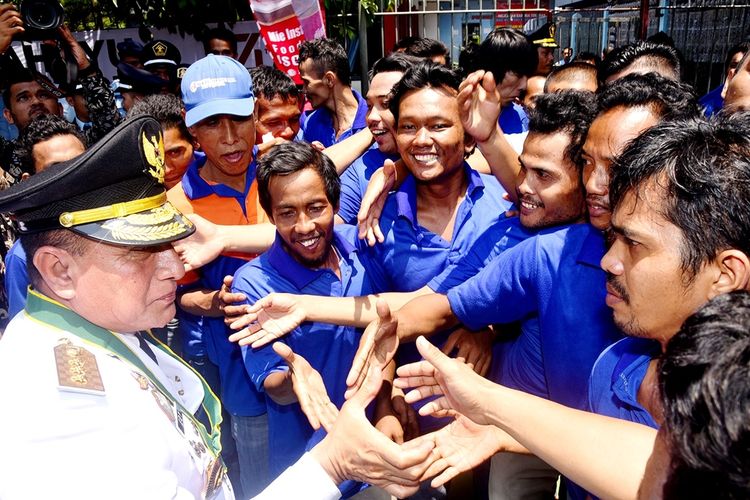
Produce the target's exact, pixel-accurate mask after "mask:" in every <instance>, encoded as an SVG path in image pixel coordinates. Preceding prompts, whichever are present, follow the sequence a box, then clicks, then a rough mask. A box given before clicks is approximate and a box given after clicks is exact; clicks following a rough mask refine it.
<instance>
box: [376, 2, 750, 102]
mask: <svg viewBox="0 0 750 500" xmlns="http://www.w3.org/2000/svg"><path fill="white" fill-rule="evenodd" d="M550 1H551V0H404V1H402V2H401V3H399V4H397V6H396V9H395V11H393V12H386V7H387V6H386V1H385V0H381V5H380V7H381V8H380V11H379V12H378V13H377V14H376V23H375V25H374V26H373V27H371V28H370V29H369V30H367V34H368V35H367V40H366V41H365V43H366V50H365V53H366V56H365V57H366V59H369V61H375V60H376V59H377V58H378V57H381V56H382V55H384V54H386V53H388V52H389V51H390V49H391V48H392V47H393V45H394V44H395V43H396V41H398V40H400V39H402V38H404V37H406V36H425V37H430V38H435V39H437V40H440V41H442V42H443V43H444V44H445V45H446V46H447V47H448V49H449V51H450V55H451V59H452V60H453V61H457V60H458V56H459V54H460V51H461V49H462V47H464V46H466V45H467V44H468V43H470V42H471V41H473V40H476V41H481V40H482V39H484V37H485V36H486V35H487V34H488V33H489V32H490V31H491V30H492V29H493V28H494V27H496V26H510V27H516V28H520V27H522V26H524V24H526V22H527V21H529V20H532V19H538V18H549V19H554V21H555V22H556V23H557V40H558V43H559V45H560V47H561V48H562V47H566V46H567V47H571V48H573V51H574V54H576V53H579V52H583V51H588V52H593V53H595V54H598V55H601V54H602V51H603V50H604V49H611V48H613V47H616V46H620V45H624V44H627V43H630V42H633V41H635V40H637V39H638V38H639V35H640V31H641V30H640V22H641V20H640V12H639V3H635V2H633V3H623V4H617V5H614V6H607V5H608V4H604V6H602V7H590V8H565V7H563V8H557V9H554V8H553V7H552V6H551V4H550ZM656 1H657V2H658V5H657V4H655V5H652V6H651V7H650V8H649V17H648V30H647V33H648V35H649V36H650V35H653V34H655V33H657V32H659V31H663V32H664V33H666V34H667V35H669V36H670V37H671V38H672V39H673V40H674V42H675V47H676V48H677V49H678V50H679V51H680V53H681V54H682V56H683V59H684V62H685V64H684V73H683V74H684V79H685V81H687V82H688V83H691V84H692V85H694V86H695V88H696V90H697V91H698V92H699V93H704V92H706V91H708V90H710V89H711V88H714V87H716V86H717V85H719V84H721V83H722V81H723V79H724V59H725V57H726V53H727V50H728V49H729V48H730V47H731V46H733V45H735V44H737V43H739V42H741V41H744V40H746V38H747V36H748V35H749V34H750V2H748V0H727V1H724V0H702V1H701V2H700V3H696V2H694V1H693V0H689V1H686V2H682V3H675V4H672V5H670V4H669V0H656ZM719 2H721V3H719Z"/></svg>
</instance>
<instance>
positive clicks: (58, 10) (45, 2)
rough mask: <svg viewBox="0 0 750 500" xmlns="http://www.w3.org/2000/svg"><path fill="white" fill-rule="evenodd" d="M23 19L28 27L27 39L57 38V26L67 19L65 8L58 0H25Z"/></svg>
mask: <svg viewBox="0 0 750 500" xmlns="http://www.w3.org/2000/svg"><path fill="white" fill-rule="evenodd" d="M21 19H23V24H24V26H25V28H26V32H25V33H24V36H23V38H24V39H26V40H49V39H54V38H56V36H55V35H56V32H55V30H57V28H59V27H60V26H61V25H62V23H63V21H64V20H65V10H64V9H63V6H62V5H60V3H59V2H57V1H56V0H23V1H22V2H21Z"/></svg>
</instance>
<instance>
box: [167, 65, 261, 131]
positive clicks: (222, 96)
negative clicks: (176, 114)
mask: <svg viewBox="0 0 750 500" xmlns="http://www.w3.org/2000/svg"><path fill="white" fill-rule="evenodd" d="M180 87H181V89H182V101H183V103H184V104H185V124H186V125H187V126H188V127H192V126H193V125H195V124H196V123H198V122H199V121H201V120H205V119H206V118H208V117H209V116H214V115H234V116H250V115H251V114H253V108H254V107H255V99H254V95H253V80H252V78H250V73H249V72H248V71H247V68H245V67H244V66H243V65H242V64H240V63H239V62H237V61H236V60H234V59H232V58H231V57H226V56H216V55H213V54H211V55H208V56H206V57H204V58H203V59H199V60H197V61H195V62H194V63H193V64H191V65H190V67H189V68H188V69H187V71H185V74H184V76H183V77H182V84H181V85H180Z"/></svg>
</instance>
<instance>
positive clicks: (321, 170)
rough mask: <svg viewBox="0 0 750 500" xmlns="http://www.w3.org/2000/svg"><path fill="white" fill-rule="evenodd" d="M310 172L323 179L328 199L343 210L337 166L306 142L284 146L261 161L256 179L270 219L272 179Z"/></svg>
mask: <svg viewBox="0 0 750 500" xmlns="http://www.w3.org/2000/svg"><path fill="white" fill-rule="evenodd" d="M306 168H313V169H315V171H316V172H317V173H318V175H319V176H320V178H321V180H322V181H323V184H324V185H325V189H326V198H328V201H329V202H330V203H331V205H333V207H334V208H335V209H337V208H338V206H339V198H340V195H341V181H340V180H339V175H338V173H337V172H336V166H335V165H334V164H333V161H331V159H330V158H328V156H326V155H324V154H323V153H321V152H320V151H318V150H317V149H315V148H314V147H313V146H311V145H310V144H308V143H306V142H294V141H291V142H284V143H282V144H278V145H276V146H274V147H273V148H271V150H270V151H269V152H268V153H266V154H264V155H263V156H261V157H260V158H258V168H257V170H256V172H255V177H256V179H257V180H258V200H259V201H260V206H261V207H263V210H265V211H266V214H268V216H269V217H273V214H272V213H271V206H272V202H271V193H270V191H269V189H268V186H269V184H270V183H271V178H273V177H275V176H277V175H290V174H293V173H295V172H299V171H300V170H304V169H306Z"/></svg>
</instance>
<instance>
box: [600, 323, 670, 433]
mask: <svg viewBox="0 0 750 500" xmlns="http://www.w3.org/2000/svg"><path fill="white" fill-rule="evenodd" d="M660 354H661V347H660V346H659V343H658V342H657V341H655V340H650V339H642V338H635V337H626V338H624V339H622V340H620V341H619V342H617V343H616V344H614V345H612V346H610V347H609V348H608V349H607V350H605V351H604V352H603V353H602V354H601V356H599V359H597V360H596V363H595V364H594V367H593V369H592V370H591V377H590V380H589V391H588V410H589V411H592V412H594V413H598V414H600V415H607V416H610V417H615V418H619V419H622V420H629V421H630V422H636V423H639V424H643V425H648V426H649V427H653V428H654V429H658V428H659V426H658V425H657V424H656V422H655V421H654V419H653V417H651V415H650V414H649V413H648V411H646V409H645V408H644V407H643V406H641V404H640V403H639V402H638V389H639V388H640V387H641V383H642V382H643V378H644V377H645V376H646V370H647V369H648V365H649V363H650V362H651V361H652V360H654V359H656V358H658V357H659V355H660Z"/></svg>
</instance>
